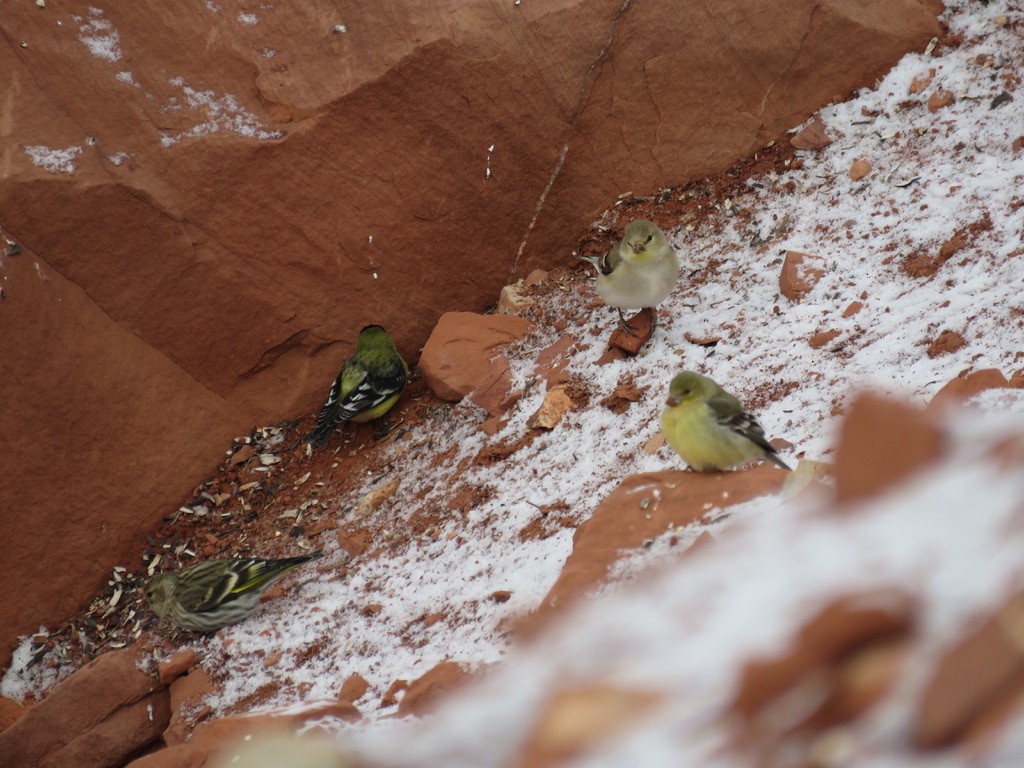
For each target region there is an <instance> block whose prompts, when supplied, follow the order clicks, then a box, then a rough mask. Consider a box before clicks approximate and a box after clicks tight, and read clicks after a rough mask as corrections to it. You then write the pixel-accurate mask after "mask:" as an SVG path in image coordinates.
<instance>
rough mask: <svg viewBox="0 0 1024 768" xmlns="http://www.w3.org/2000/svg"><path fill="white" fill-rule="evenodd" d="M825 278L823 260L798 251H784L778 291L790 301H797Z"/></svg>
mask: <svg viewBox="0 0 1024 768" xmlns="http://www.w3.org/2000/svg"><path fill="white" fill-rule="evenodd" d="M824 276H825V260H824V259H823V258H821V257H820V256H812V255H811V254H809V253H800V251H786V259H785V261H783V263H782V272H781V273H780V274H779V290H780V291H781V292H782V295H783V296H785V297H786V298H787V299H789V300H790V301H799V300H800V299H802V298H803V297H804V295H805V294H806V293H807V292H808V291H810V290H811V289H812V288H813V287H814V286H815V285H817V283H818V281H819V280H821V278H823V277H824Z"/></svg>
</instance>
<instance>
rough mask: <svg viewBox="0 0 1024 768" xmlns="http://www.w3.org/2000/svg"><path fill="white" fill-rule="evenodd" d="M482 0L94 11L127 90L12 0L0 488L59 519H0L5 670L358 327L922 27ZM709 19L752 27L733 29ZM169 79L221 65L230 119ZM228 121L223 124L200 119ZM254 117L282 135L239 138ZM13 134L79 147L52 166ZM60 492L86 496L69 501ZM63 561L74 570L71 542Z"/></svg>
mask: <svg viewBox="0 0 1024 768" xmlns="http://www.w3.org/2000/svg"><path fill="white" fill-rule="evenodd" d="M486 8H487V9H488V11H487V12H481V11H480V8H479V7H478V6H477V5H473V4H468V5H462V6H459V7H457V8H455V9H454V10H453V11H452V13H451V14H448V15H446V16H444V18H443V19H439V17H438V16H437V13H436V9H435V8H433V7H432V6H430V5H425V4H422V3H417V2H411V1H408V0H403V1H402V2H399V3H396V4H389V5H387V6H386V7H385V8H384V9H383V10H382V8H381V6H380V4H379V3H372V2H356V3H353V4H350V5H346V9H345V19H344V21H345V23H346V25H347V26H348V28H349V29H350V30H351V33H349V34H330V33H329V32H328V31H327V30H326V28H325V21H324V16H323V13H322V8H320V7H319V6H317V7H313V6H304V5H299V4H289V5H287V6H275V7H274V8H273V9H272V10H271V9H261V10H260V12H259V17H260V19H259V21H260V23H259V25H258V26H249V25H241V24H239V23H238V22H237V19H236V18H235V17H234V15H233V14H231V13H229V12H226V11H225V12H212V11H211V12H206V11H204V10H203V9H202V8H200V9H199V11H198V12H196V13H182V12H180V9H179V8H177V7H174V6H172V5H169V4H167V3H160V2H154V0H138V1H137V2H133V3H124V2H116V3H113V4H112V5H109V6H107V7H105V8H104V11H103V13H104V16H103V19H104V21H105V22H108V23H109V24H110V25H111V26H112V27H113V28H114V29H115V30H116V31H117V32H118V35H119V40H120V46H121V55H122V56H123V57H130V72H131V75H132V78H133V82H134V84H136V85H138V87H133V86H132V85H130V84H127V83H116V82H112V76H113V74H114V73H116V72H117V71H118V70H116V69H115V65H114V64H112V63H111V62H109V61H103V60H101V59H97V58H96V57H95V56H94V55H92V54H91V53H90V51H89V49H88V48H87V47H86V46H84V45H82V44H81V43H80V42H79V41H78V40H77V39H76V37H75V30H74V29H73V28H72V26H71V25H70V24H65V25H64V27H63V28H58V27H55V25H54V14H53V13H51V12H50V10H49V9H47V10H46V11H45V12H43V11H40V9H39V8H37V7H36V6H35V4H34V3H28V2H26V3H21V4H15V5H13V6H11V7H10V8H9V9H6V10H5V13H4V14H3V18H2V19H0V28H2V29H3V31H4V33H5V35H6V37H7V38H8V39H11V40H25V42H26V44H27V45H29V46H30V48H28V49H25V50H23V49H21V48H18V47H17V46H8V47H6V48H4V49H3V50H2V51H0V71H3V72H5V73H7V74H8V75H9V79H10V81H11V82H17V83H21V84H22V86H21V88H20V90H19V91H18V98H17V99H15V100H14V101H13V102H12V103H11V104H10V105H9V107H10V109H8V110H7V111H5V126H6V128H5V139H6V141H7V146H8V147H10V149H11V152H10V153H9V156H8V161H9V162H8V165H7V166H5V172H4V174H3V177H2V178H0V210H2V211H3V217H4V221H3V225H4V229H5V232H7V233H11V234H13V235H14V236H15V237H17V238H18V239H19V240H20V241H21V242H22V244H23V245H25V246H26V249H27V250H26V251H25V253H24V254H23V255H22V256H21V257H20V259H11V260H8V263H7V266H5V267H4V268H3V270H4V276H5V277H6V278H8V280H7V281H6V282H5V283H4V286H5V291H6V293H7V296H8V298H7V300H6V302H5V307H6V308H5V314H6V317H7V319H8V320H10V323H11V325H10V327H9V328H7V329H6V332H5V333H4V334H2V335H0V359H2V360H3V361H4V366H3V370H2V372H0V387H2V389H3V391H4V392H5V393H6V396H7V397H8V398H9V399H10V400H11V401H12V402H18V403H19V404H20V405H21V407H19V408H18V409H2V412H0V433H2V434H4V435H5V437H6V439H7V441H8V442H7V447H8V455H9V456H13V457H16V458H15V459H14V461H15V462H16V464H15V465H14V466H11V467H9V469H8V472H7V474H6V482H4V483H3V484H2V487H0V507H2V508H3V509H14V510H26V509H31V510H32V513H33V516H34V521H35V523H36V527H37V528H42V529H44V530H45V529H49V528H50V527H52V525H53V524H54V523H55V522H56V521H58V520H59V521H61V522H62V523H63V524H64V526H65V527H64V531H65V535H64V536H63V537H62V539H61V542H55V541H54V539H53V537H45V539H43V538H40V537H36V536H29V535H27V534H25V533H24V532H23V531H21V530H19V528H20V522H19V518H20V516H19V515H7V516H4V521H3V522H2V523H0V542H3V544H2V545H0V546H2V547H3V551H2V552H0V555H2V556H3V559H4V561H5V562H6V563H7V564H8V566H9V567H10V572H11V573H13V574H16V575H17V578H12V579H9V580H7V581H6V582H5V583H4V585H3V587H2V589H3V590H4V592H3V594H2V595H0V666H2V665H3V664H5V663H6V662H7V660H8V658H9V656H8V649H9V647H10V646H11V644H12V643H13V642H14V641H15V638H16V636H17V634H19V633H25V632H28V631H31V630H32V629H34V627H36V626H38V625H39V624H40V623H52V622H55V621H57V620H59V619H61V618H63V617H65V616H67V615H68V614H69V613H70V612H72V611H74V610H76V609H77V608H78V607H80V606H81V605H83V604H84V603H85V602H86V601H87V600H88V599H89V598H90V597H91V596H92V595H93V594H94V592H95V590H96V588H97V587H99V585H100V584H101V583H102V578H103V575H104V574H105V573H107V572H108V571H109V568H110V566H111V565H113V564H115V563H117V562H126V561H127V560H128V556H129V555H130V554H131V553H132V552H133V551H134V546H135V542H136V541H137V540H138V538H139V536H140V534H141V533H142V532H144V531H146V530H148V529H150V528H151V527H152V526H153V524H154V523H155V522H156V521H157V520H158V519H159V516H160V515H161V514H164V512H165V511H166V510H167V509H168V508H173V506H174V505H175V504H177V503H179V502H180V499H181V498H182V496H183V495H185V493H186V492H187V491H188V490H189V489H190V488H191V487H192V486H194V485H195V483H196V482H197V481H198V480H199V479H200V478H202V477H203V476H205V475H206V474H207V473H208V471H209V468H210V466H212V465H213V464H215V463H217V462H218V461H219V460H220V458H221V456H222V451H223V450H224V447H225V446H226V445H227V443H228V441H229V440H230V438H231V437H233V436H235V435H237V434H241V433H244V432H245V431H247V430H248V429H249V428H250V427H251V426H252V425H253V424H255V423H261V424H262V423H273V422H275V421H277V420H280V419H281V418H283V417H286V416H288V415H293V414H301V413H308V412H311V411H313V410H314V409H316V408H317V407H318V406H319V405H320V403H321V402H322V399H323V393H324V390H325V388H326V386H327V384H328V383H329V382H330V381H331V380H332V379H333V377H334V376H335V375H336V373H337V370H338V366H339V365H340V363H341V361H342V360H343V359H344V357H345V356H346V355H347V354H348V353H350V351H351V349H352V346H353V344H354V341H355V337H356V334H357V333H358V329H359V327H360V326H361V325H363V324H364V323H367V322H379V323H382V324H383V325H385V326H386V327H387V328H388V329H389V331H391V332H392V334H393V335H394V336H395V338H396V340H397V341H398V345H399V347H400V349H402V350H403V351H404V352H405V354H406V355H407V357H410V358H413V357H414V356H413V355H411V354H410V353H411V352H412V351H413V350H415V349H417V348H418V347H419V346H420V344H421V343H422V342H423V340H424V339H425V338H426V336H427V334H428V331H429V329H430V327H431V326H432V324H433V322H434V320H435V318H436V316H437V314H438V313H440V312H443V311H444V310H448V309H455V308H466V307H469V308H477V309H481V308H483V307H485V306H487V305H488V304H489V303H490V302H491V301H493V298H494V296H495V295H496V294H497V292H498V290H499V288H500V287H501V286H502V285H503V284H505V283H507V282H509V281H510V280H511V279H514V277H516V276H517V274H519V273H522V272H526V271H529V270H530V269H533V268H535V267H537V266H539V265H544V264H551V263H554V262H555V261H556V260H557V259H560V258H562V254H564V253H567V252H568V251H569V250H570V249H571V247H572V246H573V245H574V243H575V240H576V238H577V236H578V233H579V231H580V228H581V227H582V226H583V225H584V224H585V223H586V222H588V221H590V220H591V219H592V216H593V212H594V211H596V210H600V209H601V208H602V206H604V205H605V203H606V201H607V200H609V199H611V198H613V197H614V196H615V195H616V194H617V193H618V192H619V191H621V190H622V189H627V188H638V189H646V188H653V187H654V186H656V185H657V184H659V183H662V182H663V181H664V179H666V178H671V179H687V178H697V177H701V176H705V175H708V174H710V173H713V172H716V171H718V170H720V169H723V168H725V167H728V166H729V165H730V164H731V163H732V162H734V161H735V160H737V159H738V158H740V157H741V156H743V155H745V154H747V153H748V152H749V151H750V147H756V146H762V145H764V144H766V143H767V142H768V141H769V140H771V139H774V138H777V137H778V136H779V134H780V133H781V131H783V130H784V129H786V128H787V127H789V126H792V125H795V124H797V123H799V122H800V121H802V120H804V119H805V118H806V117H807V116H808V115H809V114H810V113H811V112H812V111H813V110H814V109H817V108H818V107H819V106H821V104H822V103H824V102H825V101H827V100H828V99H829V98H830V97H831V96H832V94H833V93H835V92H848V91H850V90H851V89H853V88H856V87H859V86H862V85H866V84H870V83H872V82H873V81H874V80H875V79H876V78H877V77H878V76H880V75H881V74H883V73H884V72H886V71H887V70H888V69H889V68H890V67H891V65H892V64H893V63H895V62H896V61H897V60H898V59H899V57H900V56H902V55H903V53H904V52H905V51H907V50H920V49H921V47H922V46H923V45H924V43H925V41H927V40H928V39H929V38H930V37H931V36H933V35H937V34H939V28H938V25H937V22H936V19H935V8H934V7H932V6H928V5H926V4H922V3H920V2H919V1H918V0H892V1H891V2H884V3H874V4H873V5H872V8H871V13H869V14H867V13H864V12H863V3H862V2H860V1H859V0H836V2H830V3H829V4H827V5H825V6H822V5H820V4H819V3H816V2H814V0H796V1H795V2H791V1H789V0H786V1H785V2H784V1H783V0H772V1H771V2H761V1H760V0H759V1H758V2H754V0H726V1H725V2H724V3H719V4H717V5H716V6H715V7H714V8H710V7H708V8H703V7H699V8H696V9H694V10H693V11H692V12H688V13H686V14H678V13H675V12H674V10H673V8H672V7H671V6H670V5H667V4H666V3H664V2H663V1H662V2H654V3H648V4H645V3H634V4H632V5H630V6H629V7H628V8H625V9H623V11H622V14H621V17H620V16H619V15H618V14H619V13H620V4H619V3H615V2H612V3H608V2H605V3H601V4H600V5H599V6H598V7H595V6H593V4H591V3H586V2H581V1H579V0H568V1H567V2H561V3H557V4H555V5H554V6H547V5H539V4H533V5H531V4H529V3H526V4H523V5H522V6H516V5H514V4H513V3H510V2H509V3H490V4H487V5H486ZM83 13H85V11H83ZM89 13H90V14H91V13H92V12H91V11H89ZM812 14H813V16H814V19H815V23H814V24H813V25H811V26H810V27H808V26H807V19H808V18H810V17H811V15H812ZM722 18H740V19H744V20H745V23H744V24H740V25H734V28H732V31H731V33H730V35H729V36H728V37H727V38H726V37H723V36H722V34H721V21H720V20H721V19H722ZM610 29H613V30H614V31H615V34H614V35H613V36H611V37H609V30H610ZM381 30H387V34H385V35H382V34H378V33H379V32H380V31H381ZM765 30H770V32H769V33H768V34H766V33H765ZM296 41H302V43H301V44H298V43H297V42H296ZM680 41H685V44H682V43H681V42H680ZM269 49H273V50H274V51H275V52H276V55H274V56H273V57H272V58H268V57H267V56H264V55H262V54H261V51H265V50H269ZM26 51H27V54H26ZM339 60H343V61H344V62H345V63H346V65H345V66H343V67H339V66H336V64H337V62H338V61H339ZM752 60H756V61H757V68H756V69H757V72H758V75H757V76H756V77H750V76H749V72H750V65H749V62H750V61H752ZM122 61H124V59H122ZM609 61H614V62H615V66H605V65H604V64H605V63H607V62H609ZM595 62H601V63H602V65H601V66H595V65H594V63H595ZM709 62H713V66H709V65H708V63H709ZM69 71H74V72H76V77H75V78H74V79H73V82H72V79H69V78H68V76H67V73H68V72H69ZM126 71H127V70H126ZM723 84H731V85H729V86H728V87H725V86H724V85H723ZM186 88H189V89H193V92H202V91H203V90H204V89H209V90H211V92H212V93H211V97H212V98H213V99H215V100H217V102H218V103H217V108H218V109H219V116H218V115H217V113H216V112H215V110H214V109H211V108H208V107H204V106H200V105H198V104H194V103H190V100H189V99H186V98H185V95H186V92H185V89H186ZM484 92H486V93H487V94H488V98H487V99H484V100H483V101H481V100H480V99H479V98H478V95H479V94H480V93H484ZM580 94H585V95H586V98H585V99H581V97H580ZM638 94H642V97H640V96H638ZM229 98H230V99H232V100H233V101H232V102H229ZM172 99H174V100H175V101H173V102H172ZM231 103H233V104H236V105H237V107H231V106H230V104H231ZM172 106H173V107H176V108H175V109H171V107H172ZM233 109H238V110H244V112H239V113H238V114H234V115H229V114H226V112H231V111H232V110H233ZM522 115H530V119H529V124H528V126H527V125H526V124H524V122H523V119H522ZM723 115H724V116H726V118H725V119H723V117H722V116H723ZM235 117H237V118H238V119H237V120H234V119H233V118H235ZM218 119H220V120H221V125H222V126H225V125H226V124H227V122H228V120H229V119H230V120H232V121H233V123H234V124H235V126H236V132H232V131H231V130H227V129H223V130H220V132H219V133H218V135H216V136H212V137H207V136H203V135H202V133H203V131H202V130H193V129H195V128H196V127H197V126H203V125H204V124H209V123H210V122H215V121H216V120H218ZM246 123H248V125H249V127H250V130H249V132H250V133H255V132H257V131H259V130H264V131H266V132H267V133H268V134H269V133H270V132H273V131H278V132H280V134H281V136H280V138H275V139H272V140H267V141H257V140H255V139H253V138H252V137H251V136H243V135H239V133H238V132H237V126H238V125H240V124H246ZM453 125H457V126H459V131H458V136H457V138H456V137H455V136H454V135H453V133H452V130H451V126H453ZM368 126H372V129H368ZM623 126H625V129H624V128H623ZM623 130H625V134H623ZM190 133H191V134H192V135H189V134H190ZM86 136H91V137H97V138H98V142H97V143H96V144H94V145H91V146H90V145H88V144H86V142H85V140H84V138H83V137H86ZM566 137H569V138H568V141H569V143H570V145H571V146H570V151H569V153H568V154H567V155H566V162H565V163H564V165H562V166H561V172H560V173H559V174H558V175H557V176H556V177H555V178H553V179H552V169H553V168H555V167H556V164H557V163H558V159H559V156H560V154H561V152H562V147H563V145H564V143H565V141H566ZM624 139H625V140H624ZM175 142H177V143H175ZM168 144H169V146H167V145H168ZM27 145H41V146H46V147H52V148H56V149H62V148H68V147H80V148H81V152H80V154H79V155H77V156H76V157H75V164H76V167H75V170H74V172H73V173H72V174H70V175H65V174H54V173H50V172H48V171H46V170H45V169H43V168H41V167H39V166H36V165H34V164H33V163H32V160H31V159H30V157H29V156H28V154H26V153H25V152H24V151H23V149H22V148H23V147H24V146H27ZM492 147H493V149H491V148H492ZM635 147H644V150H645V151H643V152H641V153H637V152H636V151H635ZM549 180H550V186H549V188H548V191H547V193H546V197H545V198H543V201H542V202H541V203H538V192H539V190H541V189H544V188H545V186H546V185H547V184H548V183H549ZM534 217H536V218H534ZM520 249H521V256H520V255H517V254H519V253H520ZM29 253H34V254H35V255H32V256H29V255H28V254H29ZM35 263H38V264H39V265H40V270H41V272H42V273H43V274H44V275H45V278H44V279H39V278H37V277H36V275H35V266H34V264H35ZM411 361H412V360H411ZM126 371H130V372H131V374H130V375H127V374H126V373H125V372H126ZM60 402H74V403H75V404H76V407H75V410H74V418H68V417H67V414H66V413H65V412H63V411H61V410H59V409H55V408H53V404H54V403H60ZM126 409H127V411H126ZM55 446H62V448H61V449H60V451H61V455H60V460H59V461H54V460H53V458H54V451H55ZM97 462H99V463H97ZM168 478H175V480H174V481H172V482H168ZM69 498H78V499H90V500H93V502H94V503H92V504H90V505H88V506H89V508H90V509H94V510H95V512H94V513H92V514H90V515H83V516H82V517H81V518H80V522H77V521H78V520H79V518H76V522H75V523H74V524H73V525H71V523H70V521H69V520H68V519H67V518H66V515H65V514H64V512H65V504H64V502H63V500H66V499H69ZM101 523H102V525H103V526H105V527H104V529H103V531H102V533H101V534H97V533H96V531H97V530H99V529H100V524H101ZM69 525H71V527H70V528H69V527H68V526H69ZM71 559H74V561H75V562H77V563H79V564H80V567H79V568H78V569H76V572H75V573H74V574H73V576H72V574H70V573H69V572H68V570H67V569H62V568H60V567H58V564H60V563H64V562H68V561H70V560H71ZM62 574H63V575H62Z"/></svg>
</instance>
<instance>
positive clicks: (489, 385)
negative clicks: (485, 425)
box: [468, 353, 512, 416]
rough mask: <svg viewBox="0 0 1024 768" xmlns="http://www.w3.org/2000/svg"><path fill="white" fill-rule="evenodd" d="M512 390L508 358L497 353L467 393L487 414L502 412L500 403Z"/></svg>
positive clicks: (492, 414)
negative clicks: (478, 380)
mask: <svg viewBox="0 0 1024 768" xmlns="http://www.w3.org/2000/svg"><path fill="white" fill-rule="evenodd" d="M511 391H512V372H511V368H510V366H509V362H508V358H507V357H505V355H503V354H501V353H498V354H497V355H496V356H495V357H494V359H493V360H491V364H490V367H488V369H487V373H485V374H484V377H483V379H482V380H481V381H480V383H479V384H477V386H476V388H474V389H473V391H472V392H470V393H469V395H468V397H469V400H470V402H472V403H474V404H475V405H479V406H480V407H481V408H483V409H484V410H485V411H487V415H488V416H496V415H498V414H500V413H502V410H503V409H502V405H503V404H504V403H506V402H507V401H508V395H509V392H511Z"/></svg>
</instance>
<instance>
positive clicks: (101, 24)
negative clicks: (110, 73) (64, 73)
mask: <svg viewBox="0 0 1024 768" xmlns="http://www.w3.org/2000/svg"><path fill="white" fill-rule="evenodd" d="M72 18H73V19H74V20H75V21H76V22H78V32H79V35H78V39H79V40H81V41H82V43H83V44H84V45H85V47H86V48H88V49H89V52H90V53H92V55H93V56H97V57H99V58H101V59H103V60H104V61H110V62H114V61H119V60H120V59H121V36H120V35H119V34H118V33H117V30H116V29H114V25H113V24H111V23H110V21H108V20H107V19H106V18H104V16H103V10H102V9H100V8H95V7H93V6H90V7H89V18H88V19H84V20H83V19H82V17H81V16H73V17H72Z"/></svg>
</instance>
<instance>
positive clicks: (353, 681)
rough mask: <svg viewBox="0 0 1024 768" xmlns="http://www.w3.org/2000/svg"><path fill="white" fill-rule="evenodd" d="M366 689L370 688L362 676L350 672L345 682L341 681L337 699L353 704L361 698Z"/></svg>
mask: <svg viewBox="0 0 1024 768" xmlns="http://www.w3.org/2000/svg"><path fill="white" fill-rule="evenodd" d="M368 690H370V684H369V683H368V682H366V680H365V679H363V676H362V675H360V674H358V673H352V674H351V675H349V676H348V678H347V679H346V680H345V682H344V683H342V685H341V690H340V691H339V692H338V700H339V701H347V702H349V703H350V704H354V703H355V702H357V701H358V700H359V699H361V698H362V697H363V695H364V694H365V693H366V692H367V691H368Z"/></svg>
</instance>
